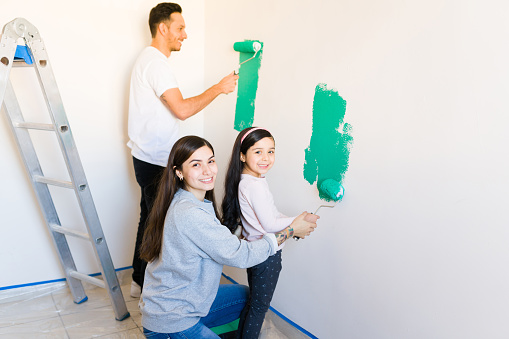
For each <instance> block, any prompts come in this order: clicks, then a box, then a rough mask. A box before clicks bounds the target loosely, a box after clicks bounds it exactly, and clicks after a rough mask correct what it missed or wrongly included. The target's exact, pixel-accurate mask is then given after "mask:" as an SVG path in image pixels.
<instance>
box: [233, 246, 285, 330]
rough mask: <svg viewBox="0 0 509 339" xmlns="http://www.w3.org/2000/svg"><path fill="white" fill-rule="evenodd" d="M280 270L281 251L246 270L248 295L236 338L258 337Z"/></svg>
mask: <svg viewBox="0 0 509 339" xmlns="http://www.w3.org/2000/svg"><path fill="white" fill-rule="evenodd" d="M281 269H282V264H281V250H279V251H277V252H276V254H274V255H272V256H270V257H269V258H268V259H267V260H265V261H264V262H262V263H261V264H258V265H256V266H253V267H251V268H248V269H247V280H248V282H249V291H250V295H249V300H248V302H247V304H246V306H245V307H244V309H243V310H242V313H241V314H240V322H239V330H238V337H241V338H242V339H251V338H258V336H259V335H260V330H261V329H262V324H263V320H264V319H265V313H267V311H268V310H269V307H270V302H271V300H272V296H273V295H274V290H275V289H276V284H277V280H278V278H279V273H280V272H281Z"/></svg>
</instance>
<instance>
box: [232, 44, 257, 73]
mask: <svg viewBox="0 0 509 339" xmlns="http://www.w3.org/2000/svg"><path fill="white" fill-rule="evenodd" d="M233 49H234V50H235V51H237V52H241V53H254V55H253V56H252V57H251V58H249V59H247V60H244V61H242V62H241V63H240V64H239V65H238V66H237V68H236V69H235V71H234V72H235V74H239V69H240V66H241V65H242V64H244V63H246V62H248V61H249V60H252V59H254V58H255V57H256V55H257V54H258V52H259V51H260V50H261V49H262V44H261V43H260V42H258V41H254V40H246V41H242V42H236V43H234V44H233Z"/></svg>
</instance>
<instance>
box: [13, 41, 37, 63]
mask: <svg viewBox="0 0 509 339" xmlns="http://www.w3.org/2000/svg"><path fill="white" fill-rule="evenodd" d="M21 59H23V60H24V61H25V62H26V63H27V64H28V65H31V64H33V63H34V62H33V61H32V57H31V56H30V52H29V51H28V47H27V46H26V45H18V46H17V47H16V53H14V60H21Z"/></svg>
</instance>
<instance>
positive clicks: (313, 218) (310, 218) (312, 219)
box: [304, 212, 320, 224]
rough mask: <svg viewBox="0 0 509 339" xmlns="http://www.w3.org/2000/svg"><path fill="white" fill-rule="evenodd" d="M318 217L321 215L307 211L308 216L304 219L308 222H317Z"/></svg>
mask: <svg viewBox="0 0 509 339" xmlns="http://www.w3.org/2000/svg"><path fill="white" fill-rule="evenodd" d="M306 213H307V212H306ZM318 219H320V216H319V215H316V214H313V213H307V214H306V216H305V217H304V220H306V221H307V222H311V223H315V224H316V221H317V220H318Z"/></svg>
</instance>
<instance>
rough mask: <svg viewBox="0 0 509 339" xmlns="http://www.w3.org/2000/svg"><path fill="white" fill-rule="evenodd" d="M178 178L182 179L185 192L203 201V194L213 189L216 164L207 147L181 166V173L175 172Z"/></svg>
mask: <svg viewBox="0 0 509 339" xmlns="http://www.w3.org/2000/svg"><path fill="white" fill-rule="evenodd" d="M176 173H177V175H178V176H179V177H183V178H184V184H185V188H186V190H187V191H189V192H191V193H193V194H194V196H195V197H196V198H197V199H199V200H201V201H203V199H204V198H205V193H206V192H207V191H210V190H212V189H213V188H214V184H215V182H216V175H217V164H216V160H215V158H214V153H212V150H211V149H210V148H208V147H207V146H203V147H201V148H199V149H197V150H196V151H195V152H194V153H193V154H192V155H191V156H190V157H189V159H187V160H186V161H185V162H184V163H183V164H182V171H179V170H176Z"/></svg>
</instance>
